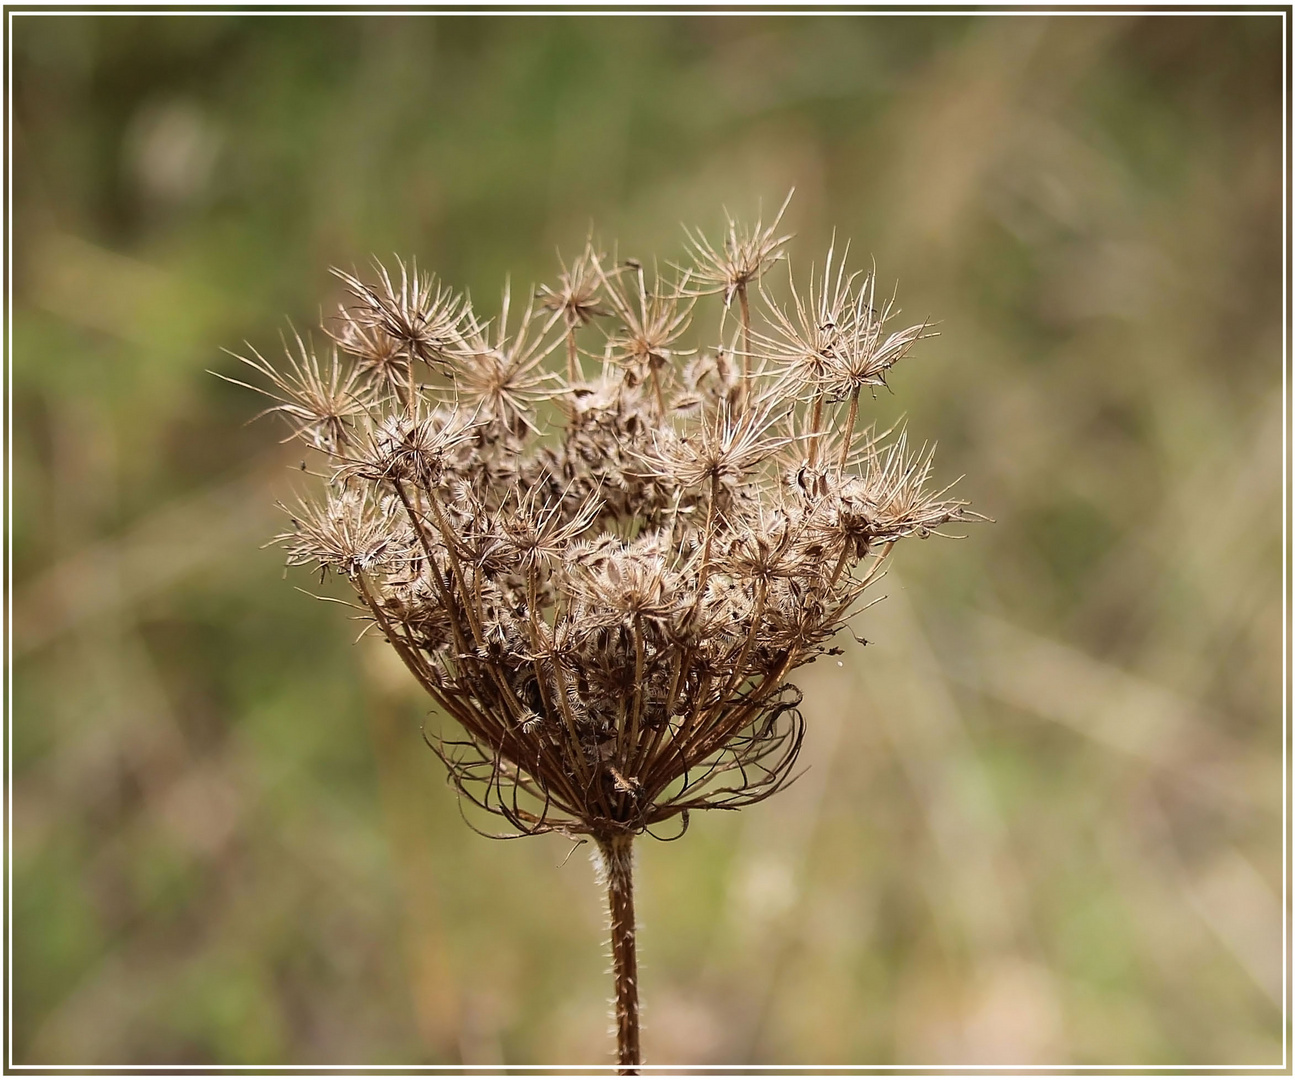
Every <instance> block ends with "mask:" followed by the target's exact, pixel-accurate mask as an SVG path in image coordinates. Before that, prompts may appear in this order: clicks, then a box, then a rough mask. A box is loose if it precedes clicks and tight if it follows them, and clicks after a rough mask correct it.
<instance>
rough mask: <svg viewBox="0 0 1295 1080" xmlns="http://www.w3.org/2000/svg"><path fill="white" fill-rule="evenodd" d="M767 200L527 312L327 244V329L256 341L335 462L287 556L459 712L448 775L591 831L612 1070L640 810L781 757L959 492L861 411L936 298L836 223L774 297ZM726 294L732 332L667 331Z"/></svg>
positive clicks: (670, 810)
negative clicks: (688, 338)
mask: <svg viewBox="0 0 1295 1080" xmlns="http://www.w3.org/2000/svg"><path fill="white" fill-rule="evenodd" d="M785 209H786V204H785V203H784V205H783V210H785ZM783 210H780V211H779V213H778V217H777V218H776V219H775V221H774V223H773V225H771V226H768V227H765V226H763V225H761V224H757V225H756V226H755V227H754V228H752V229H743V228H741V227H739V226H738V225H737V224H736V223H734V222H733V221H731V220H730V221H729V223H728V231H727V234H726V236H725V238H724V240H723V241H722V243H721V244H720V245H719V246H713V245H711V244H710V243H709V242H708V241H707V240H706V239H705V237H704V236H702V235H701V234H700V233H697V232H690V233H689V241H690V249H691V253H692V256H693V258H694V265H693V266H690V267H687V268H684V269H681V270H680V271H679V277H678V279H677V280H674V281H673V282H667V281H665V280H663V279H662V278H661V277H660V276H658V275H657V274H655V273H654V274H653V275H652V279H651V281H649V280H648V277H647V275H646V274H645V272H644V269H643V265H642V264H641V263H639V262H637V261H633V260H631V261H628V262H623V263H620V264H619V265H611V264H610V263H609V260H608V258H607V256H606V255H603V254H600V253H599V252H598V251H597V250H596V249H595V248H594V247H593V245H592V244H587V245H586V248H585V250H584V251H583V252H582V253H581V254H580V255H579V257H577V258H576V259H575V260H574V261H573V262H572V263H571V265H570V266H569V267H567V266H565V265H564V267H563V271H562V274H561V278H560V280H559V282H558V284H556V285H554V286H552V287H548V286H546V287H542V288H541V289H540V290H539V291H538V292H537V293H536V294H535V299H536V300H538V301H540V311H545V312H547V313H548V314H543V315H541V314H540V311H537V308H536V304H535V302H534V301H532V302H530V303H528V304H527V305H526V307H525V310H524V311H523V312H522V313H521V317H520V321H519V323H518V325H517V326H515V327H512V328H510V327H509V325H508V323H509V309H510V300H509V293H508V292H507V291H505V293H504V300H503V310H502V313H501V314H500V315H499V317H498V318H497V319H495V320H494V321H493V324H492V323H491V322H488V321H482V320H481V319H479V318H478V316H477V315H476V313H475V312H474V311H473V310H472V307H471V305H470V303H469V302H468V301H467V300H466V299H464V298H463V297H461V296H460V295H458V294H455V293H453V292H452V291H451V290H449V289H448V288H446V287H445V286H443V285H441V284H439V283H437V282H436V281H435V279H433V278H431V277H429V276H426V275H420V274H419V273H418V271H417V269H416V268H415V267H413V266H410V267H406V266H405V265H404V264H403V263H402V264H399V266H398V273H397V275H394V276H393V275H392V274H391V273H389V272H388V270H387V269H386V268H384V267H382V266H380V265H379V266H377V268H376V270H377V274H376V276H377V280H376V282H375V283H372V284H369V283H365V282H364V281H362V280H361V279H360V278H358V277H356V276H354V275H351V274H345V273H341V272H340V271H339V272H337V275H338V277H339V278H341V280H342V281H343V282H344V283H345V285H346V287H347V290H348V292H349V294H350V302H349V303H348V304H347V305H345V306H343V307H342V309H341V311H340V314H339V315H338V317H337V318H336V319H335V320H334V321H333V322H332V323H331V324H330V325H327V326H325V327H324V330H325V332H326V333H327V334H328V336H329V337H330V338H331V340H332V342H333V343H334V346H335V347H333V348H332V349H330V351H329V353H328V355H327V356H325V357H324V358H322V359H320V358H319V357H318V356H317V355H316V354H315V353H314V352H313V351H312V348H311V346H310V345H309V344H307V343H305V342H303V341H302V339H301V338H300V337H299V336H295V335H294V339H293V347H292V349H291V350H290V351H289V354H288V360H287V364H286V366H284V367H282V368H280V369H275V368H273V367H271V366H270V365H269V364H268V363H267V362H266V361H265V360H264V359H263V358H262V357H261V356H260V355H259V354H257V353H256V352H255V351H253V352H252V353H251V356H250V357H249V358H246V359H245V362H246V363H247V364H248V365H250V366H251V367H252V368H253V369H255V371H256V372H258V373H259V374H260V375H261V376H262V377H263V378H264V379H265V380H267V381H268V387H267V388H266V389H264V390H263V392H264V393H267V394H268V395H270V396H272V397H273V398H274V399H275V401H276V404H275V405H273V406H271V409H270V410H269V411H277V412H279V413H281V414H282V415H283V416H284V417H285V418H286V419H287V420H288V421H289V423H290V424H291V427H292V431H291V435H290V437H295V438H297V439H299V440H300V441H301V442H303V443H304V444H305V445H306V446H307V447H309V448H310V449H311V450H312V451H314V452H315V453H316V454H317V455H318V456H319V457H320V458H322V462H321V469H320V470H319V471H321V472H322V475H323V477H324V484H323V487H324V489H325V490H324V494H323V496H322V498H320V499H318V500H303V501H302V502H301V503H300V505H299V506H298V507H297V508H296V509H295V510H293V511H291V525H290V527H289V528H288V529H287V530H286V531H285V532H284V533H283V535H282V536H280V537H278V538H277V539H278V540H279V541H281V542H282V543H283V544H284V545H285V546H286V548H287V551H288V561H289V562H290V563H291V564H294V565H299V564H305V565H310V566H313V567H315V568H317V569H318V570H319V571H320V573H321V575H323V574H327V573H328V572H329V571H333V572H335V573H337V574H338V575H340V576H342V577H345V578H346V579H347V580H348V581H349V582H350V584H351V585H352V586H353V587H354V589H355V592H356V594H357V597H358V601H359V606H360V609H361V611H362V613H363V614H362V617H363V618H364V619H365V620H367V621H368V622H369V624H370V626H371V628H372V629H373V630H374V631H375V632H377V633H379V634H381V635H382V637H383V638H384V639H385V640H386V641H387V642H389V643H390V644H391V646H392V647H393V648H394V649H395V650H396V652H397V654H398V655H399V657H400V659H401V660H402V661H403V662H404V664H405V666H406V667H407V668H408V669H409V671H410V672H411V673H412V674H413V676H414V678H416V679H417V680H418V682H419V684H420V685H421V686H422V688H423V689H424V690H425V691H426V692H427V694H428V695H429V696H430V697H431V698H432V700H433V701H434V702H436V703H437V705H439V706H440V708H441V710H443V712H444V713H445V715H446V716H447V717H449V718H450V719H451V720H452V721H453V722H454V724H453V725H451V728H450V729H448V730H447V731H444V732H440V733H437V734H425V737H426V739H427V742H428V743H429V745H430V746H431V748H432V749H433V750H434V751H435V752H436V753H437V754H438V755H439V756H440V758H441V760H442V761H443V762H444V763H445V765H446V766H447V768H448V770H449V776H450V779H451V781H452V782H453V784H454V785H455V787H456V788H457V790H458V792H459V794H460V796H461V797H462V799H464V800H466V801H467V802H469V803H471V804H472V805H474V806H476V807H478V808H480V809H482V810H485V811H488V812H490V813H492V814H497V815H499V816H500V817H502V818H504V819H505V820H506V821H507V822H508V823H509V825H510V826H511V828H512V830H513V831H512V832H511V833H510V834H509V835H513V836H520V835H536V834H539V833H548V832H558V833H562V834H564V835H567V836H570V837H574V838H585V837H587V838H590V839H592V840H593V841H594V842H595V844H596V845H597V851H598V853H599V855H600V869H601V872H602V874H603V876H604V879H605V882H606V886H607V889H608V896H609V907H610V916H611V947H612V955H613V961H614V970H615V980H616V1027H617V1044H618V1060H619V1063H620V1065H621V1067H622V1069H623V1070H624V1071H627V1072H628V1071H633V1070H634V1068H635V1066H637V1065H638V1064H639V1063H640V1052H639V1022H638V986H637V975H636V970H637V968H636V952H635V937H634V898H633V886H632V858H631V852H632V844H633V841H634V838H635V837H637V836H639V835H640V834H643V833H647V834H649V835H653V836H658V837H659V838H674V837H677V836H679V835H682V833H683V832H684V831H685V830H686V829H687V827H688V818H689V814H690V813H691V812H693V811H696V810H707V809H716V808H719V809H736V808H738V807H742V806H748V805H751V804H752V803H757V802H760V801H761V800H763V799H766V798H768V797H769V796H770V795H772V794H773V793H774V792H776V791H778V790H779V789H780V788H782V787H784V786H785V785H787V784H788V783H789V782H791V780H792V779H793V775H794V774H793V767H794V765H795V762H796V758H797V754H798V752H799V751H800V748H801V742H802V738H803V736H804V721H803V719H802V716H801V713H800V711H799V705H800V703H801V694H800V692H799V691H798V690H797V689H796V687H795V686H793V685H792V684H791V683H790V682H789V681H788V679H789V677H790V675H791V673H792V672H793V671H794V670H795V669H796V668H798V667H800V666H801V665H804V664H807V663H810V662H812V661H813V660H815V659H816V658H818V657H820V656H822V655H824V654H828V653H836V652H839V650H836V649H833V648H832V647H831V645H830V643H831V641H832V638H833V637H834V635H836V634H837V632H838V631H840V630H841V629H842V628H844V627H845V626H846V624H847V622H848V620H849V619H850V617H851V615H852V614H853V613H854V612H855V611H856V610H857V609H858V601H859V600H860V598H861V597H862V596H863V594H864V592H865V590H866V589H867V588H868V587H869V585H871V584H873V583H874V582H876V581H877V579H878V577H879V576H880V574H881V572H882V566H883V563H884V562H885V561H886V559H887V556H888V555H889V554H890V552H891V550H892V548H893V546H894V545H895V544H896V543H897V542H899V541H900V540H903V539H905V538H906V537H909V536H920V537H924V536H927V535H928V534H930V533H932V532H934V531H936V530H937V529H938V528H939V527H940V526H942V525H944V524H946V523H948V522H953V521H963V520H968V519H970V518H972V517H975V516H976V515H973V514H971V513H970V512H969V511H967V510H966V508H965V503H963V502H962V501H961V500H958V499H954V498H950V497H949V495H948V489H947V488H946V489H943V490H932V488H931V487H930V486H929V484H928V481H929V477H930V473H931V452H930V451H929V450H927V449H926V448H923V449H920V450H917V451H912V450H910V449H909V444H908V439H907V436H906V435H905V434H904V433H903V432H902V431H901V432H900V433H899V434H898V435H896V436H894V437H892V433H891V432H885V433H878V432H876V431H875V430H874V429H873V428H871V427H861V426H860V425H859V423H858V412H859V404H860V395H861V393H862V391H863V390H864V389H865V388H869V389H870V391H871V389H872V388H875V387H877V386H880V385H884V383H885V379H886V376H887V374H888V373H889V372H890V369H891V368H892V366H893V365H894V364H895V363H896V362H897V361H898V360H900V359H901V358H902V357H904V356H905V355H906V354H907V353H908V351H909V350H910V348H911V347H912V346H913V344H914V343H915V342H916V341H917V340H918V339H920V338H921V337H923V336H925V334H926V324H925V323H922V324H918V325H914V326H909V327H906V328H903V329H898V330H892V329H889V326H888V324H889V323H890V322H891V320H892V318H893V317H894V316H895V315H896V314H897V311H896V309H895V307H894V304H893V302H886V303H883V304H882V306H881V308H880V309H878V308H877V307H876V306H875V305H876V301H875V298H874V291H875V274H874V273H868V274H866V275H859V274H854V273H850V272H847V271H846V270H845V268H844V266H843V265H842V263H837V262H835V256H834V250H830V251H829V252H828V255H827V259H826V260H825V262H824V266H823V270H822V272H821V273H820V274H817V275H812V277H811V281H810V283H809V285H808V286H807V288H805V289H804V290H803V291H802V290H801V289H800V288H798V287H797V285H796V284H795V282H794V281H792V282H791V283H790V285H789V291H788V298H787V300H786V301H783V302H780V301H778V300H777V299H775V297H774V294H773V290H772V289H771V288H770V287H769V285H768V283H767V281H765V280H763V277H764V275H765V274H766V272H767V271H768V270H769V268H770V266H771V265H772V264H773V263H774V262H775V261H777V260H779V259H781V258H782V255H783V248H784V246H785V244H786V242H787V240H788V237H784V236H776V235H775V233H776V231H777V227H778V224H779V222H780V221H781V218H782V214H783ZM788 276H789V277H790V272H789V274H788ZM717 292H722V293H723V311H722V312H720V313H719V316H720V317H719V320H718V324H719V326H718V336H717V337H716V338H714V339H711V340H709V341H706V340H703V341H702V342H701V345H700V347H697V348H692V349H684V348H681V347H680V344H681V341H682V339H683V337H684V335H685V334H686V332H687V331H688V329H689V326H690V323H692V322H693V316H694V314H695V312H694V305H695V304H696V303H698V302H699V301H700V298H702V297H704V296H706V295H708V294H713V293H717ZM734 296H736V297H738V298H739V305H738V306H739V323H738V325H737V326H728V327H727V328H726V321H725V314H724V312H727V311H728V309H729V306H730V303H731V301H732V299H733V298H734ZM753 309H754V310H755V312H756V313H757V314H758V315H759V318H760V322H759V324H758V325H753V319H752V311H753ZM599 320H602V321H603V327H602V339H601V347H600V348H595V349H594V350H592V351H589V350H588V345H589V342H588V341H587V335H589V334H591V333H597V329H596V328H595V329H591V326H592V325H593V324H595V323H596V322H597V321H599ZM595 344H597V343H596V342H595ZM563 346H565V363H562V362H561V359H558V360H557V361H554V359H553V354H554V353H555V352H557V351H558V350H559V349H560V348H562V347H563ZM587 370H593V372H594V374H593V375H592V376H588V375H586V371H587ZM243 385H246V384H243ZM662 829H666V830H670V831H669V832H666V833H662V832H661V830H662Z"/></svg>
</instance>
